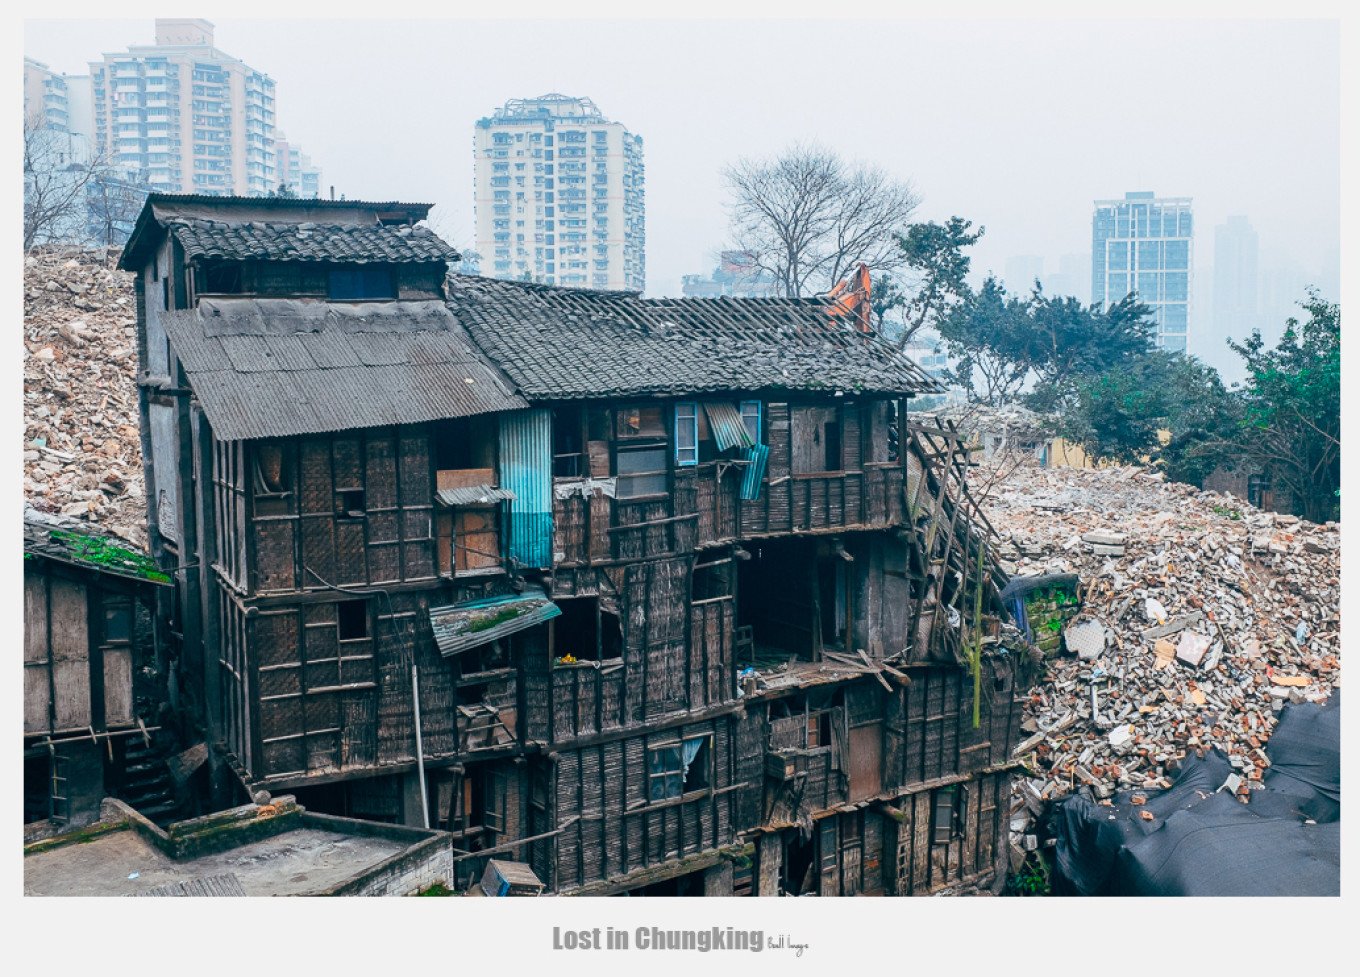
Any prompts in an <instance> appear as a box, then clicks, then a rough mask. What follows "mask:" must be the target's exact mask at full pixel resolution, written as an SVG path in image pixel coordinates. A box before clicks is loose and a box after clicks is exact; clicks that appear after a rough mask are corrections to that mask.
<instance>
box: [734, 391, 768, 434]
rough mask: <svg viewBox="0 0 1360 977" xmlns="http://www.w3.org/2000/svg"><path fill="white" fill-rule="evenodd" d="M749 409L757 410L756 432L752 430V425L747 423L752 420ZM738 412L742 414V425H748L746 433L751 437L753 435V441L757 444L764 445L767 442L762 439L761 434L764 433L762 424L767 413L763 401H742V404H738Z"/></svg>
mask: <svg viewBox="0 0 1360 977" xmlns="http://www.w3.org/2000/svg"><path fill="white" fill-rule="evenodd" d="M747 408H754V409H755V430H754V431H752V430H751V425H750V424H749V423H747V422H748V420H749V419H750V416H751V415H750V414H748V413H747ZM737 410H738V412H739V413H740V414H741V420H742V423H743V424H745V425H746V433H747V434H749V435H751V440H752V441H754V442H755V443H756V444H764V443H765V442H764V441H763V440H762V439H761V434H762V432H763V428H762V425H761V422H762V421H763V420H764V419H765V416H764V415H765V411H764V407H763V406H762V403H761V401H759V400H743V401H740V402H738V404H737Z"/></svg>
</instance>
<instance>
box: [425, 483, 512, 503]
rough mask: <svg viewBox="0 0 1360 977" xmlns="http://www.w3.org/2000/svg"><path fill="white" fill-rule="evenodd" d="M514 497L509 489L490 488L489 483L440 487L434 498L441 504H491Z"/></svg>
mask: <svg viewBox="0 0 1360 977" xmlns="http://www.w3.org/2000/svg"><path fill="white" fill-rule="evenodd" d="M514 497H515V493H514V492H511V491H510V490H509V489H501V488H492V487H491V486H490V485H470V486H468V487H466V488H451V489H440V490H439V491H438V492H436V493H435V498H436V499H438V500H439V502H440V504H442V505H491V504H492V503H493V502H509V501H511V500H513V499H514Z"/></svg>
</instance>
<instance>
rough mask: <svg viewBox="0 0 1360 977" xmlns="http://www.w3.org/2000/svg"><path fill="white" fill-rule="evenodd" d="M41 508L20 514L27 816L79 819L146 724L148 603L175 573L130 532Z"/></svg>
mask: <svg viewBox="0 0 1360 977" xmlns="http://www.w3.org/2000/svg"><path fill="white" fill-rule="evenodd" d="M42 516H43V514H42V513H38V512H36V511H34V512H26V513H25V518H24V639H23V669H24V823H25V824H29V823H32V822H38V821H43V820H50V821H52V822H53V823H54V824H56V825H69V826H72V827H77V826H80V825H82V824H87V823H89V822H90V821H93V820H95V819H97V818H98V816H99V803H100V800H101V799H102V798H103V797H104V796H105V794H106V793H112V792H113V791H114V790H115V789H116V788H117V786H118V782H119V780H120V778H121V771H122V762H121V761H122V757H123V749H122V747H123V742H122V741H123V740H124V739H125V738H126V737H127V736H128V735H129V734H142V733H143V728H142V727H143V726H144V725H145V724H144V723H143V724H142V725H139V724H138V716H137V714H136V709H135V706H136V696H135V694H134V692H135V686H137V685H144V684H145V683H146V681H147V680H148V676H149V675H152V676H154V675H156V674H158V673H159V670H158V668H157V658H158V655H157V650H158V649H157V646H156V645H157V642H156V636H155V632H154V629H153V628H152V625H151V619H152V610H153V607H154V603H155V592H156V591H157V590H158V589H159V588H160V587H164V586H168V584H169V582H170V578H169V577H168V576H166V575H165V574H163V573H161V572H160V570H159V569H158V568H157V567H156V565H155V564H154V563H153V562H152V561H151V560H150V559H149V558H148V557H147V556H146V555H145V554H143V553H140V552H138V551H137V550H136V549H135V548H134V547H133V546H132V544H131V543H128V542H126V541H125V540H121V539H118V538H116V537H112V536H106V535H103V534H99V533H93V532H89V531H87V530H85V529H84V528H83V527H80V526H79V525H78V524H77V525H76V526H67V525H64V524H63V523H61V522H60V521H59V520H52V519H51V517H48V520H49V521H44V520H43V518H42ZM143 691H146V690H143ZM149 698H155V696H149Z"/></svg>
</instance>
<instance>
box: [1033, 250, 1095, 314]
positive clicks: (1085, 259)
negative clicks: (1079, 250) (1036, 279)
mask: <svg viewBox="0 0 1360 977" xmlns="http://www.w3.org/2000/svg"><path fill="white" fill-rule="evenodd" d="M1090 270H1091V259H1090V257H1089V256H1088V255H1083V254H1065V255H1062V256H1061V257H1060V258H1059V259H1058V270H1057V271H1052V272H1048V273H1047V274H1045V275H1044V278H1043V282H1044V294H1045V295H1047V296H1049V297H1050V298H1057V297H1067V296H1071V297H1073V298H1075V299H1076V300H1077V301H1079V302H1081V304H1082V305H1085V304H1087V302H1088V300H1089V299H1088V296H1089V288H1090V282H1091V276H1090V274H1089V272H1090Z"/></svg>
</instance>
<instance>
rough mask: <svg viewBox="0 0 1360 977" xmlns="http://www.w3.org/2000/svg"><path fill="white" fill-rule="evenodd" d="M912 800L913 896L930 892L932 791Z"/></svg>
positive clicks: (918, 795)
mask: <svg viewBox="0 0 1360 977" xmlns="http://www.w3.org/2000/svg"><path fill="white" fill-rule="evenodd" d="M911 800H912V806H913V810H912V834H911V856H912V857H911V894H912V895H916V894H917V893H924V892H929V891H930V791H928V790H923V791H921V792H920V793H919V794H916V795H915V796H914V797H913V798H911Z"/></svg>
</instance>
